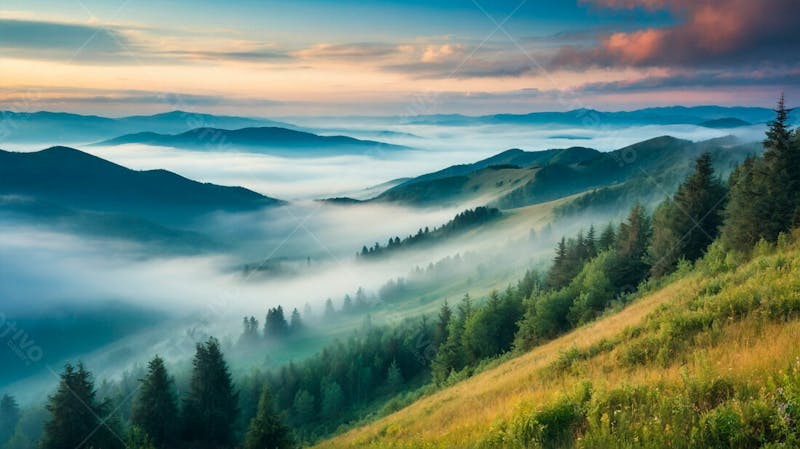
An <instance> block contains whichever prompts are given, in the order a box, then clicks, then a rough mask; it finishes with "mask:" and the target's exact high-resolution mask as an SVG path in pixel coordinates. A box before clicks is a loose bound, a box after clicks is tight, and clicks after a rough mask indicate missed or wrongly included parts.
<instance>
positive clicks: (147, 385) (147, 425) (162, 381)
mask: <svg viewBox="0 0 800 449" xmlns="http://www.w3.org/2000/svg"><path fill="white" fill-rule="evenodd" d="M176 416H178V398H177V395H176V393H175V386H174V385H173V382H172V379H170V378H169V375H168V374H167V369H166V367H165V366H164V360H163V359H162V358H161V357H158V356H156V357H154V358H153V360H151V361H150V362H149V363H148V365H147V375H146V376H145V377H144V378H143V379H142V380H141V388H140V390H139V393H138V395H137V397H136V400H135V401H134V403H133V411H132V415H131V421H132V423H133V424H134V425H135V426H137V427H139V428H140V429H141V430H142V431H143V432H145V434H146V435H147V436H148V437H149V439H150V441H151V442H152V444H153V445H154V446H155V447H157V448H168V447H171V446H172V445H173V444H174V443H175V441H176V432H177V430H178V428H177V426H176V424H175V421H176V420H175V417H176Z"/></svg>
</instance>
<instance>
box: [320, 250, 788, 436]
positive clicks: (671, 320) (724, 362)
mask: <svg viewBox="0 0 800 449" xmlns="http://www.w3.org/2000/svg"><path fill="white" fill-rule="evenodd" d="M673 279H674V280H671V281H670V282H666V283H665V285H664V286H663V287H660V288H657V289H655V290H654V291H653V292H652V293H645V294H643V295H642V296H641V297H640V298H639V299H637V300H636V301H634V302H633V303H631V304H630V305H629V306H627V307H626V308H624V309H623V310H621V311H619V312H617V313H611V314H609V315H608V316H606V317H604V318H602V319H600V320H598V321H596V322H594V323H592V324H589V325H586V326H583V327H580V328H578V329H576V330H575V331H573V332H571V333H569V334H567V335H564V336H563V337H560V338H558V339H556V340H554V341H552V342H549V343H547V344H545V345H542V346H539V347H536V348H535V349H533V350H532V351H530V352H528V353H526V354H524V355H522V356H520V357H518V358H514V359H511V360H509V361H506V362H504V363H499V364H496V366H494V367H492V368H490V369H487V370H486V371H484V372H482V373H480V374H478V375H476V376H474V377H472V378H470V379H468V380H465V381H463V382H460V383H457V384H455V385H453V386H452V387H450V388H447V389H444V390H441V391H439V392H436V393H434V394H432V395H430V396H427V397H425V398H423V399H421V400H419V401H417V402H415V403H414V404H412V405H410V406H409V407H407V408H405V409H403V410H401V411H399V412H396V413H394V414H392V415H389V416H387V417H386V418H383V419H381V420H378V421H376V422H374V423H372V424H370V425H367V426H364V427H362V428H358V429H355V430H353V431H350V432H348V433H345V434H344V435H341V436H339V437H336V438H333V439H331V440H328V441H324V442H322V443H320V444H318V445H317V446H315V447H318V448H345V447H346V448H523V447H524V448H528V447H530V448H535V447H586V448H597V447H608V448H613V447H686V448H691V447H762V443H767V442H773V443H776V444H777V445H773V446H769V447H795V446H794V444H797V443H798V441H800V440H798V437H800V435H798V432H797V428H796V427H795V426H794V425H793V424H792V423H793V422H794V421H793V420H795V419H798V418H800V415H799V414H798V413H800V409H797V408H796V407H795V405H796V404H797V403H798V401H800V365H798V362H797V360H798V357H799V356H800V348H798V346H797V345H796V341H797V338H798V336H800V302H798V300H797V298H798V292H800V245H798V244H797V243H796V242H795V243H791V244H789V243H784V244H782V245H781V246H779V247H778V248H775V247H770V246H768V245H766V246H762V247H760V248H759V249H758V250H757V254H756V256H755V257H754V258H753V259H752V260H749V261H747V262H743V263H742V262H738V261H735V260H732V259H730V258H728V259H726V258H725V257H724V255H720V254H719V253H714V254H711V255H709V256H707V257H706V259H704V260H703V261H702V262H701V263H699V264H698V267H697V268H696V269H694V270H691V271H686V272H682V273H679V274H677V275H675V276H673ZM787 405H788V408H787ZM781 443H783V445H781Z"/></svg>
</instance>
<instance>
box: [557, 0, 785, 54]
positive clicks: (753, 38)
mask: <svg viewBox="0 0 800 449" xmlns="http://www.w3.org/2000/svg"><path fill="white" fill-rule="evenodd" d="M583 2H584V3H590V4H593V5H595V6H598V7H602V8H612V9H637V8H638V9H646V10H668V11H670V12H671V13H672V15H673V16H675V18H676V19H677V21H678V23H677V24H676V25H673V26H667V27H661V28H647V29H642V30H637V31H633V32H617V33H612V34H610V35H608V36H605V37H604V38H603V39H602V40H601V41H600V42H598V43H597V44H596V45H595V46H593V47H588V48H587V47H575V46H573V47H565V48H562V49H560V50H559V51H558V53H557V54H556V55H555V57H554V59H553V64H554V65H556V66H561V67H586V66H616V65H628V66H661V67H671V66H694V65H715V64H716V65H726V64H730V63H763V62H765V61H776V62H779V63H782V64H787V63H796V58H794V55H795V54H796V52H797V50H798V47H800V19H799V18H800V16H798V14H797V7H798V4H797V0H759V1H757V0H583Z"/></svg>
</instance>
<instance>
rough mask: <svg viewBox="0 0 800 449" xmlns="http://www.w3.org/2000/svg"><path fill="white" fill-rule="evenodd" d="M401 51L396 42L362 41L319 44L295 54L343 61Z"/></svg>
mask: <svg viewBox="0 0 800 449" xmlns="http://www.w3.org/2000/svg"><path fill="white" fill-rule="evenodd" d="M400 53H401V49H400V47H398V46H397V45H394V44H384V43H374V42H361V43H352V44H317V45H314V46H312V47H309V48H306V49H303V50H299V51H296V52H294V53H293V55H294V56H295V57H297V58H300V59H307V60H314V59H317V60H319V59H323V60H342V61H348V62H353V61H374V60H375V59H376V58H386V57H390V56H396V55H398V54H400Z"/></svg>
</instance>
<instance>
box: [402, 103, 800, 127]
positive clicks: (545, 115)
mask: <svg viewBox="0 0 800 449" xmlns="http://www.w3.org/2000/svg"><path fill="white" fill-rule="evenodd" d="M774 115H775V113H774V112H773V111H772V110H771V109H768V108H759V107H723V106H693V107H686V106H668V107H658V108H645V109H637V110H633V111H618V112H608V111H598V110H594V109H586V108H582V109H575V110H571V111H565V112H532V113H529V114H492V115H482V116H467V115H461V114H436V115H419V116H414V117H410V118H408V119H407V120H406V121H407V122H408V123H410V124H418V125H445V126H468V125H472V126H474V125H558V126H577V127H583V128H586V127H590V128H591V127H607V126H643V125H698V126H706V125H707V124H708V123H707V122H709V121H712V120H721V119H725V120H727V121H728V122H727V123H726V125H727V126H725V127H738V126H744V125H746V124H750V123H767V122H768V121H769V120H772V118H773V117H774ZM792 118H793V119H794V120H795V121H796V120H797V118H798V115H797V113H795V114H793V116H792ZM733 120H736V121H733ZM712 125H713V123H712ZM718 125H719V124H717V126H712V127H718Z"/></svg>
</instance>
